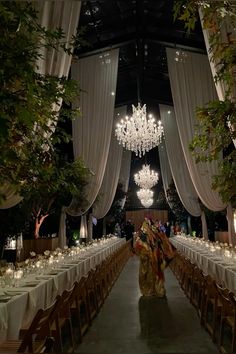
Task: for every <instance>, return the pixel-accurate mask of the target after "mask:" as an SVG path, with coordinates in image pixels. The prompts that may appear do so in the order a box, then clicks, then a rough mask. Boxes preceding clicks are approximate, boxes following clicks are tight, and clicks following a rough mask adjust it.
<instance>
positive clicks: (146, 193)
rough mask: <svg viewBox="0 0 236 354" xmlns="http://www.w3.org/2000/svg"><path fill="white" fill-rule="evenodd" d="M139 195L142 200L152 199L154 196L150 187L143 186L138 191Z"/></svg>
mask: <svg viewBox="0 0 236 354" xmlns="http://www.w3.org/2000/svg"><path fill="white" fill-rule="evenodd" d="M137 196H138V198H139V199H140V200H148V199H152V198H153V191H151V190H150V189H144V188H141V189H140V190H139V191H138V192H137Z"/></svg>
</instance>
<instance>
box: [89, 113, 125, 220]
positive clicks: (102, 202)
mask: <svg viewBox="0 0 236 354" xmlns="http://www.w3.org/2000/svg"><path fill="white" fill-rule="evenodd" d="M126 111H127V107H126V106H123V107H119V108H116V109H115V117H114V125H113V131H112V138H111V143H110V149H109V155H108V159H107V164H106V170H105V174H104V177H103V181H102V186H101V188H100V190H99V193H98V198H97V199H98V200H97V201H96V202H95V203H94V205H93V212H92V214H93V215H94V216H95V217H96V218H97V219H101V218H103V217H104V216H106V214H107V213H108V211H109V210H110V207H111V205H112V202H113V200H114V197H115V193H116V188H117V185H118V180H119V175H120V168H121V160H122V152H123V148H122V146H121V145H119V143H118V141H117V138H116V136H115V133H114V129H115V124H116V121H117V117H118V119H119V117H123V116H125V115H126Z"/></svg>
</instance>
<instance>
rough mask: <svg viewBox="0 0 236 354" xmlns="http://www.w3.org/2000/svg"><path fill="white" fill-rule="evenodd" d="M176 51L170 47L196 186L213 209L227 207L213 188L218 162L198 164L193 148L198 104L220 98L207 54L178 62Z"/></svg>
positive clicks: (182, 134)
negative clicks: (190, 148) (192, 151)
mask: <svg viewBox="0 0 236 354" xmlns="http://www.w3.org/2000/svg"><path fill="white" fill-rule="evenodd" d="M174 58H175V50H174V49H170V48H168V49H167V60H168V69H169V76H170V83H171V91H172V96H173V101H174V107H175V115H176V122H177V126H178V131H179V136H180V140H181V145H182V149H183V153H184V157H185V160H186V163H187V167H188V170H189V173H190V176H191V179H192V182H193V185H194V188H195V190H196V192H197V194H198V196H199V198H200V199H201V201H202V203H203V204H204V205H205V206H206V207H207V208H208V209H210V210H213V211H219V210H223V209H224V208H225V207H226V205H225V204H224V203H223V202H222V200H221V199H220V196H219V194H218V193H217V192H216V191H214V190H212V188H211V184H212V177H213V176H214V175H216V174H217V173H218V166H217V162H216V161H213V162H206V163H205V162H204V163H203V162H202V163H198V164H197V163H196V162H195V159H194V157H193V156H192V154H191V152H190V150H189V143H190V142H191V141H192V139H193V136H194V130H195V126H196V124H197V119H196V112H195V110H196V107H198V106H203V105H204V104H206V103H208V102H209V101H211V100H216V99H217V95H216V90H215V85H214V82H213V79H212V74H211V71H210V67H209V62H208V59H207V56H205V55H202V54H196V53H190V52H188V56H187V58H186V61H185V62H184V63H183V62H182V63H181V62H176V61H175V60H174Z"/></svg>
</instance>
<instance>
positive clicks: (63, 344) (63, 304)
mask: <svg viewBox="0 0 236 354" xmlns="http://www.w3.org/2000/svg"><path fill="white" fill-rule="evenodd" d="M73 291H74V287H72V288H71V289H70V290H64V291H63V293H62V296H61V301H60V303H59V305H58V311H57V316H56V318H55V321H54V322H53V324H52V326H51V333H52V335H53V337H54V338H55V350H56V351H58V352H73V351H74V336H73V329H72V320H71V312H70V305H71V296H72V294H73Z"/></svg>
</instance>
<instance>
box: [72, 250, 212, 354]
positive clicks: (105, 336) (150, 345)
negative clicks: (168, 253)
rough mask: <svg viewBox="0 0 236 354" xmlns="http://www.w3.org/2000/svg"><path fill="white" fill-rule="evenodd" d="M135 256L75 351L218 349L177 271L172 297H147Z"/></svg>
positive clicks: (170, 281) (114, 353)
mask: <svg viewBox="0 0 236 354" xmlns="http://www.w3.org/2000/svg"><path fill="white" fill-rule="evenodd" d="M138 268H139V260H138V258H137V257H136V256H133V257H131V259H130V260H129V261H128V263H127V264H126V266H125V267H124V269H123V271H122V273H121V274H120V277H119V278H118V280H117V282H116V283H115V285H114V287H113V289H112V291H111V293H110V295H109V297H108V298H107V299H106V302H105V304H104V305H103V307H102V309H101V311H100V312H99V314H98V316H97V317H96V318H95V320H94V321H93V324H92V326H91V328H90V329H89V331H88V332H87V333H86V335H85V336H84V338H83V342H82V343H81V344H80V345H79V347H78V349H77V350H76V352H77V353H81V354H118V353H119V354H120V353H122V354H151V353H217V352H218V351H217V348H216V347H215V345H214V344H213V343H212V341H211V338H210V336H209V335H208V333H207V332H206V331H205V330H204V329H203V328H202V327H201V325H200V321H199V318H198V316H197V314H196V311H195V309H194V308H193V307H192V305H191V304H190V303H189V300H188V299H187V298H186V297H185V295H184V293H183V292H182V290H181V288H180V287H179V285H178V283H177V281H176V279H175V277H174V275H173V274H172V272H171V271H170V270H169V269H167V270H166V273H165V274H166V290H167V297H166V298H164V299H159V298H143V297H142V296H141V294H140V291H139V286H138Z"/></svg>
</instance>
